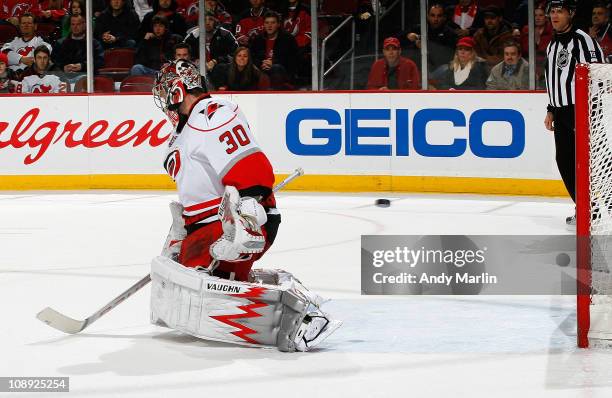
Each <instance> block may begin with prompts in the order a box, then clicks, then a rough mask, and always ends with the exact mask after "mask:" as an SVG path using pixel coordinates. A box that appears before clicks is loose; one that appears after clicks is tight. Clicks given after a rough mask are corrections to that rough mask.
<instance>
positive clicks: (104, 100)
mask: <svg viewBox="0 0 612 398" xmlns="http://www.w3.org/2000/svg"><path fill="white" fill-rule="evenodd" d="M232 99H233V100H234V101H236V102H237V103H238V104H239V105H240V106H241V108H242V109H243V111H244V113H245V114H246V115H247V118H248V119H249V124H250V125H251V128H252V129H253V131H254V132H255V134H256V137H257V139H258V141H259V143H260V145H261V146H262V148H263V149H264V151H265V152H266V153H267V154H268V156H269V157H270V158H271V160H272V163H273V164H274V166H275V169H276V171H277V172H281V173H282V172H286V171H290V170H292V169H294V168H295V167H297V166H302V167H304V168H306V169H307V170H308V171H309V173H312V174H347V175H349V174H357V175H358V174H370V175H417V176H418V175H423V176H427V175H430V176H474V177H511V178H544V179H557V174H556V169H555V167H554V163H553V153H554V150H553V140H552V135H551V133H549V132H547V131H546V130H545V129H544V128H543V123H542V120H543V117H544V114H545V109H546V97H545V96H544V95H542V94H533V93H528V94H527V93H526V94H516V93H504V94H501V93H491V94H487V93H406V94H404V93H401V94H400V93H372V94H367V93H355V94H348V93H325V94H313V93H303V94H235V95H232ZM0 102H1V103H2V105H3V107H2V108H3V110H4V111H3V112H2V114H1V115H2V117H1V120H0V153H1V155H2V156H1V157H0V165H1V166H2V170H3V174H21V173H23V174H88V173H93V174H95V173H101V174H104V173H109V174H111V173H126V174H139V173H143V174H159V173H162V172H163V170H162V168H161V159H162V157H163V156H162V155H163V151H164V147H165V141H166V140H167V138H168V136H169V134H170V131H171V126H170V124H169V123H168V122H167V121H166V120H165V118H164V116H163V114H162V113H161V112H160V111H159V110H158V109H156V108H155V106H154V105H153V101H152V99H151V97H149V96H142V95H138V96H91V97H86V96H61V97H43V96H37V97H27V96H21V97H16V98H11V97H1V98H0Z"/></svg>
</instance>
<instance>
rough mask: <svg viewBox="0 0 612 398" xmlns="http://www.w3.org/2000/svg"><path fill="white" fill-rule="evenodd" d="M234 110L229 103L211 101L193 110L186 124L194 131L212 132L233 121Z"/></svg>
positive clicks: (235, 106)
mask: <svg viewBox="0 0 612 398" xmlns="http://www.w3.org/2000/svg"><path fill="white" fill-rule="evenodd" d="M236 109H237V105H236V104H233V103H232V102H230V101H227V100H215V99H211V100H209V101H206V102H205V103H203V104H202V105H200V106H198V107H196V108H194V109H193V111H192V114H191V115H190V117H189V122H188V124H189V126H190V127H191V128H193V129H194V130H196V131H212V130H215V129H217V128H219V127H222V126H224V125H225V124H227V123H229V122H230V121H232V120H233V119H235V118H236V116H237V113H236Z"/></svg>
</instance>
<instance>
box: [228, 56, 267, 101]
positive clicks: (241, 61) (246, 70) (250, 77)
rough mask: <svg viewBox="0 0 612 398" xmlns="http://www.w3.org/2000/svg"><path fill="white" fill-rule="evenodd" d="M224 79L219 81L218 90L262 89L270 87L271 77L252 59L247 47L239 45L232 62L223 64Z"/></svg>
mask: <svg viewBox="0 0 612 398" xmlns="http://www.w3.org/2000/svg"><path fill="white" fill-rule="evenodd" d="M222 69H223V70H224V73H222V74H221V75H220V76H221V77H222V80H220V81H219V82H217V87H218V90H229V91H262V90H268V89H269V88H270V79H269V78H268V76H267V75H266V74H265V73H263V72H262V71H260V70H259V69H258V68H257V67H256V66H255V65H253V61H252V59H251V52H250V51H249V49H248V48H247V47H238V49H237V50H236V52H235V54H234V57H233V59H232V62H231V63H230V64H228V65H223V66H222Z"/></svg>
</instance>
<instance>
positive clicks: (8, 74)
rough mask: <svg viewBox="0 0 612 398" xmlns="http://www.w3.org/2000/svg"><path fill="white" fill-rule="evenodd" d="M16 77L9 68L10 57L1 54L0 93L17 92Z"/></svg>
mask: <svg viewBox="0 0 612 398" xmlns="http://www.w3.org/2000/svg"><path fill="white" fill-rule="evenodd" d="M15 83H17V82H15V76H14V74H13V71H12V70H10V69H9V67H8V57H7V56H6V54H4V53H0V93H14V92H15Z"/></svg>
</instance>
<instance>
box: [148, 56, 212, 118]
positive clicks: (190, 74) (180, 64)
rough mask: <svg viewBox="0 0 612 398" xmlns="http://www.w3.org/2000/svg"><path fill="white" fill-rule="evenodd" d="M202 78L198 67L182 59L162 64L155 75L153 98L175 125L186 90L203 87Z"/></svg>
mask: <svg viewBox="0 0 612 398" xmlns="http://www.w3.org/2000/svg"><path fill="white" fill-rule="evenodd" d="M202 80H203V79H202V76H200V72H199V70H198V67H197V66H196V65H194V64H193V63H191V62H189V61H186V60H183V59H179V60H176V61H172V62H170V63H167V64H165V65H163V66H162V67H161V69H160V71H159V72H158V73H157V75H156V76H155V83H154V86H153V100H154V101H155V105H157V107H158V108H159V109H161V110H162V111H163V112H164V113H165V114H166V116H168V118H169V119H170V121H171V122H172V124H173V125H174V126H175V127H176V125H177V124H178V122H179V114H178V108H179V106H180V105H181V103H182V102H183V100H184V99H185V96H186V95H187V91H188V90H191V89H194V88H203V87H202Z"/></svg>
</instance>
